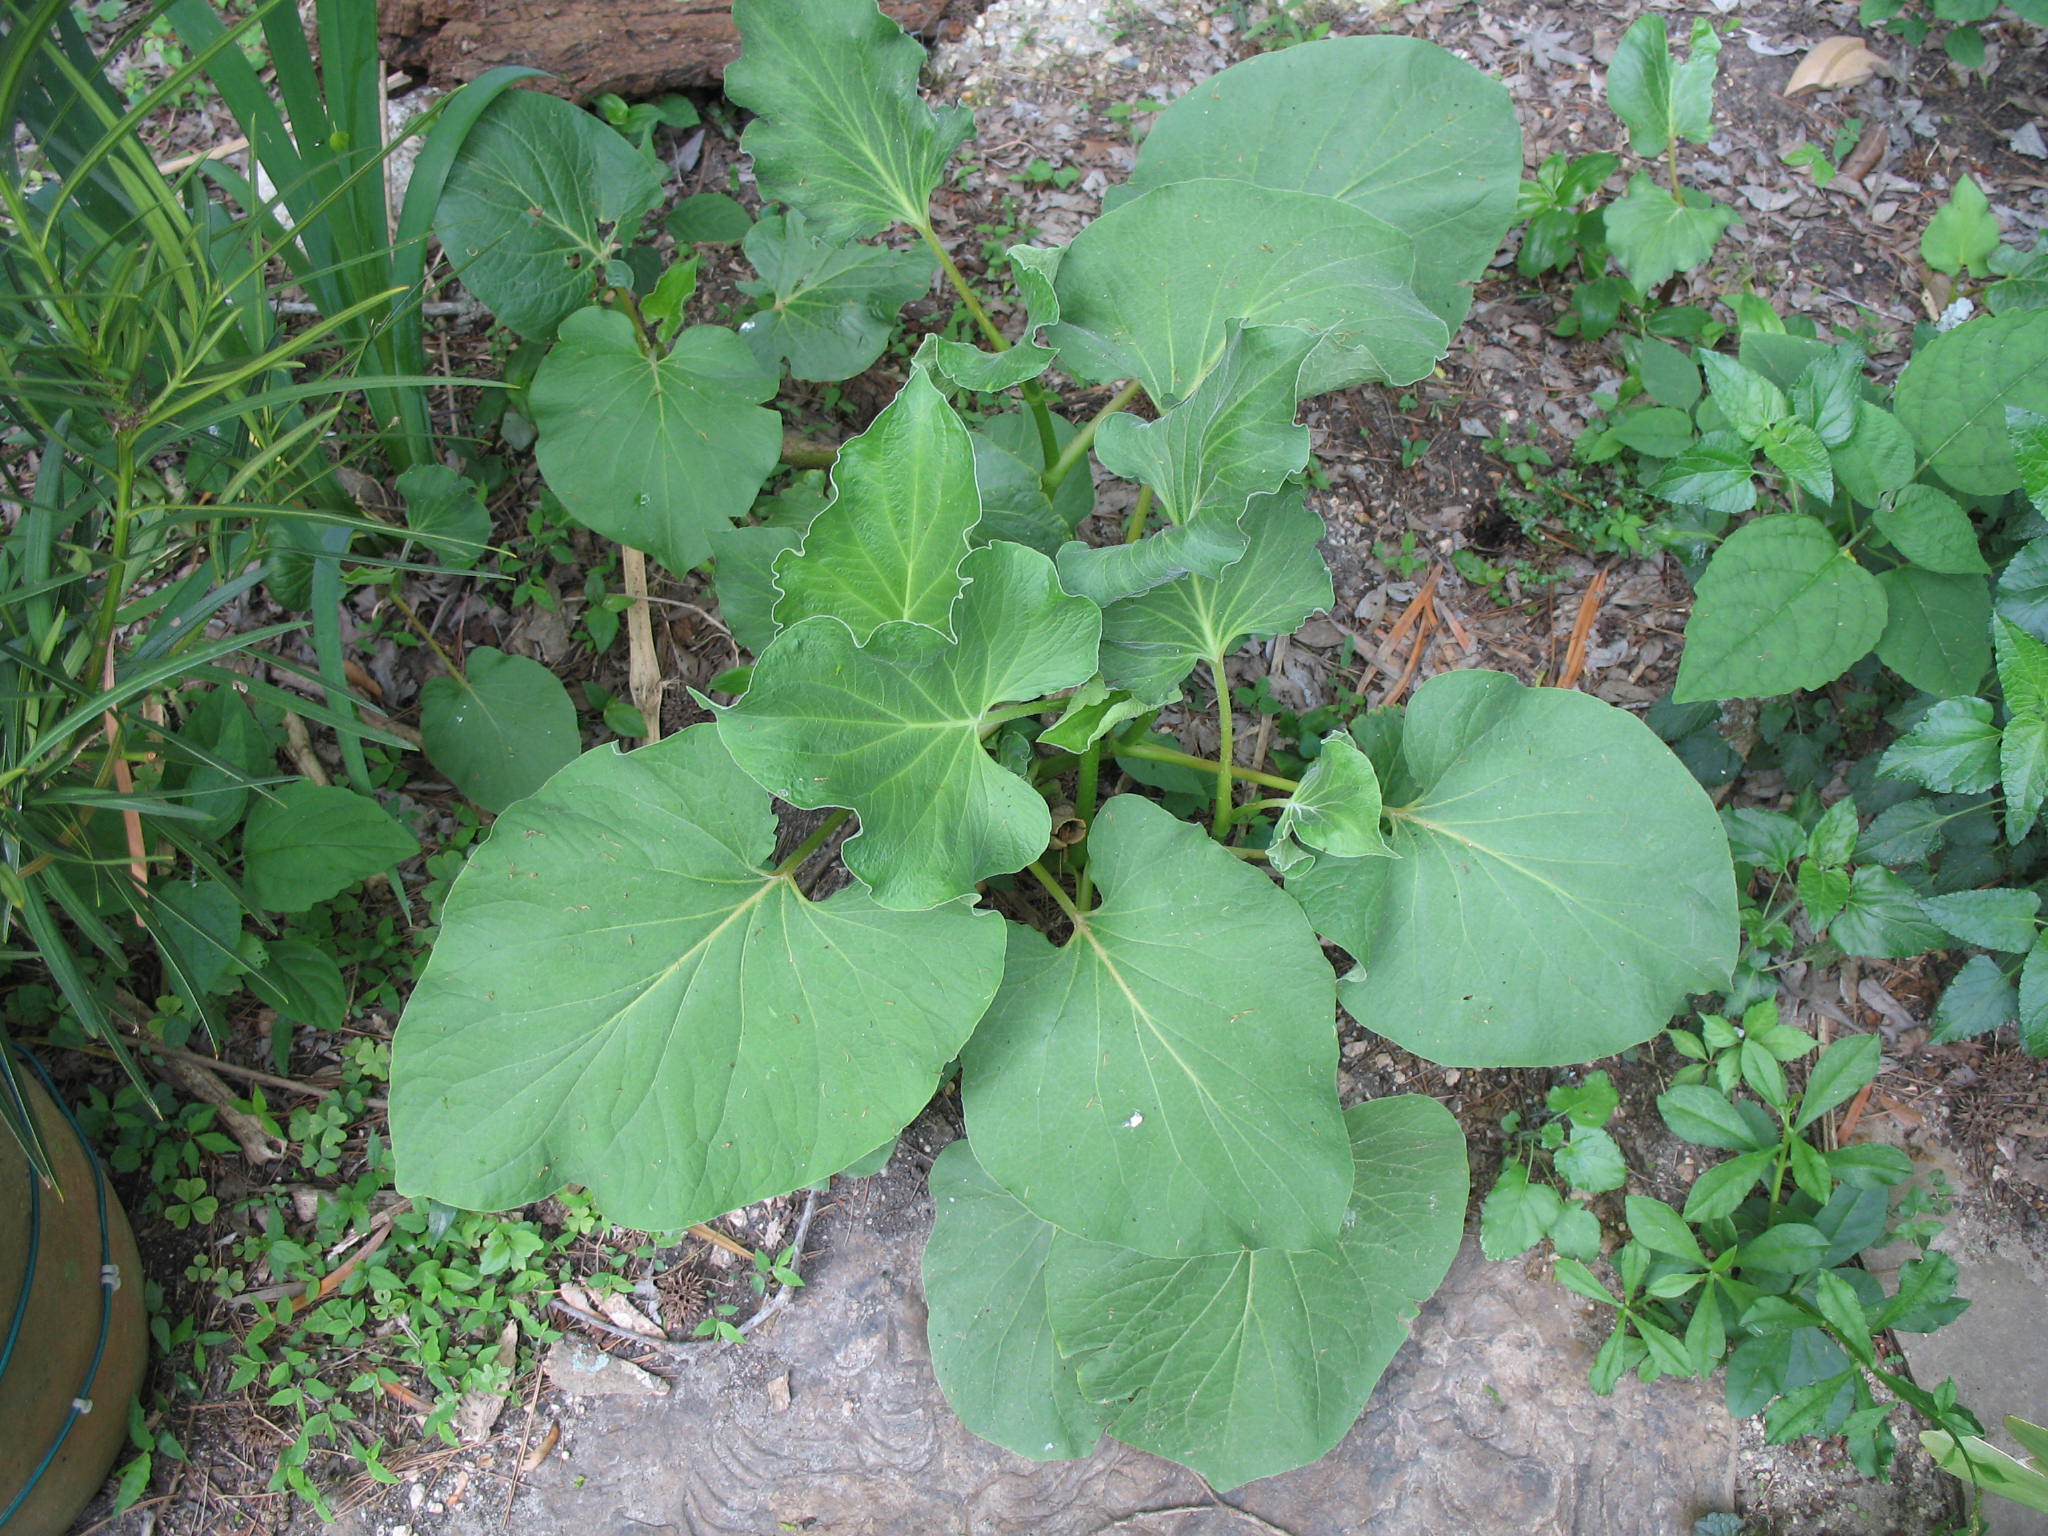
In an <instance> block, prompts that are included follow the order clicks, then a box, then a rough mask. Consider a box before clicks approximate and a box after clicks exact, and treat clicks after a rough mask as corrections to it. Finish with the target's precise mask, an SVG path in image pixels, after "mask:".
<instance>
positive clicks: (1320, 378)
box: [1046, 181, 1450, 406]
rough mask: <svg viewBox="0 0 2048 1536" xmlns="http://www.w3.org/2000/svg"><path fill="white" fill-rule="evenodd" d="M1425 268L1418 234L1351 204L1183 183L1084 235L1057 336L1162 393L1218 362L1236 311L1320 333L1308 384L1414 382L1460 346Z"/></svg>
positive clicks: (1163, 397)
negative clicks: (1419, 269) (1415, 240)
mask: <svg viewBox="0 0 2048 1536" xmlns="http://www.w3.org/2000/svg"><path fill="white" fill-rule="evenodd" d="M1414 274H1415V251H1414V246H1413V244H1412V242H1410V240H1409V238H1408V237H1407V236H1406V235H1405V234H1403V233H1402V232H1401V231H1400V230H1399V229H1396V228H1395V227H1394V226H1393V225H1392V224H1389V223H1388V222H1387V221H1386V220H1384V219H1380V218H1376V217H1374V216H1373V215H1372V214H1369V213H1367V212H1365V211H1364V210H1363V209H1359V208H1354V207H1352V206H1351V205H1350V204H1349V203H1343V202H1339V201H1338V200H1337V199H1335V198H1330V197H1318V196H1316V195H1315V194H1313V193H1309V192H1283V191H1276V190H1274V189H1272V188H1268V187H1259V186H1254V185H1252V184H1251V183H1249V182H1243V181H1182V182H1173V183H1171V184H1169V185H1167V186H1163V187H1160V188H1158V189H1157V190H1156V191H1152V192H1148V193H1146V194H1145V195H1144V196H1143V197H1139V198H1134V199H1132V200H1131V201H1130V202H1128V203H1125V204H1124V205H1123V206H1122V207H1120V208H1118V209H1116V210H1114V211H1113V212H1110V213H1106V214H1104V215H1103V216H1102V217H1101V218H1099V219H1097V220H1096V221H1095V222H1094V223H1093V224H1090V225H1089V226H1088V227H1087V228H1086V229H1084V230H1082V231H1081V233H1080V234H1078V235H1076V236H1075V237H1074V240H1073V243H1072V244H1070V245H1069V246H1068V247H1067V251H1066V254H1065V255H1064V256H1063V257H1062V258H1061V259H1060V263H1059V267H1058V271H1057V274H1056V276H1055V277H1054V280H1053V282H1054V287H1055V289H1056V290H1057V291H1058V294H1059V301H1060V320H1059V323H1058V324H1057V325H1053V326H1050V327H1048V328H1047V331H1046V340H1047V341H1049V342H1051V343H1052V344H1053V345H1054V346H1056V347H1058V348H1059V351H1060V366H1061V367H1063V368H1065V369H1066V370H1067V371H1068V372H1069V373H1071V374H1073V375H1074V376H1075V377H1077V378H1081V379H1086V380H1090V381H1102V380H1108V379H1124V378H1132V377H1135V378H1137V379H1138V381H1139V382H1140V383H1142V384H1143V385H1144V386H1145V393H1146V394H1147V395H1149V396H1150V397H1151V398H1152V399H1153V400H1154V401H1156V402H1157V403H1158V404H1159V405H1161V406H1170V405H1172V404H1174V403H1175V402H1177V401H1179V400H1181V399H1183V398H1185V397H1186V395H1187V394H1188V393H1189V392H1190V391H1191V390H1193V389H1194V387H1195V386H1196V385H1197V384H1199V383H1200V382H1201V381H1202V379H1203V377H1204V376H1205V375H1207V373H1208V372H1209V370H1210V369H1211V368H1213V367H1214V366H1215V365H1216V362H1217V359H1218V358H1219V357H1221V355H1222V351H1223V344H1224V341H1225V339H1226V337H1227V334H1228V331H1227V328H1228V326H1229V323H1230V322H1231V321H1232V320H1248V321H1252V322H1254V323H1256V324H1260V325H1292V326H1298V327H1300V328H1301V329H1303V330H1306V331H1313V332H1315V333H1316V334H1317V335H1318V336H1320V337H1321V340H1320V341H1319V342H1318V344H1317V346H1316V348H1315V350H1314V351H1313V352H1311V353H1310V354H1309V357H1308V360H1307V362H1306V363H1304V364H1303V367H1302V375H1301V386H1300V387H1301V393H1302V395H1303V396H1304V397H1306V396H1309V395H1317V394H1321V393H1323V392H1324V391H1326V390H1332V389H1342V388H1344V387H1346V386H1347V385H1351V384H1362V383H1365V382H1367V381H1368V380H1379V381H1384V382H1387V383H1394V384H1406V383H1410V382H1412V381H1414V380H1416V379H1419V378H1421V377H1422V376H1423V375H1424V374H1426V373H1428V372H1429V370H1430V369H1431V368H1433V367H1435V366H1436V360H1437V359H1438V358H1440V357H1442V356H1443V354H1444V351H1445V349H1446V348H1447V347H1448V346H1449V345H1450V333H1449V331H1448V330H1447V329H1446V328H1445V326H1444V323H1443V321H1442V320H1440V319H1438V318H1437V317H1436V316H1435V315H1433V314H1432V313H1430V311H1429V308H1428V306H1427V305H1425V304H1424V303H1423V302H1422V300H1421V299H1419V298H1417V297H1416V296H1415V289H1414V287H1413V278H1414Z"/></svg>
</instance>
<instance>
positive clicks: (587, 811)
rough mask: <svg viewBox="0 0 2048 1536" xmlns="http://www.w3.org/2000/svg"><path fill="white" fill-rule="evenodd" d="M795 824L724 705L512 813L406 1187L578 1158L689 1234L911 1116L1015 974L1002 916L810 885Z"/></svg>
mask: <svg viewBox="0 0 2048 1536" xmlns="http://www.w3.org/2000/svg"><path fill="white" fill-rule="evenodd" d="M774 845H775V817H774V812H773V809H772V807H771V805H770V803H769V799H768V796H767V795H766V794H765V793H763V792H762V791H761V790H760V789H759V788H758V787H757V786H755V785H754V784H752V783H749V782H748V780H747V778H746V776H745V775H744V774H742V773H741V772H740V771H739V770H738V768H737V767H736V766H735V765H734V764H733V762H732V761H731V759H730V757H729V756H728V755H727V753H726V750H725V747H724V745H723V743H722V742H721V741H720V739H719V733H718V730H717V728H715V727H712V726H696V727H693V728H691V729H690V730H687V731H684V732H682V733H681V734H679V735H676V736H672V737H670V738H668V739H667V740H666V741H663V742H661V743H659V744H658V745H655V746H651V747H646V748H643V749H641V750H640V751H637V752H633V753H631V754H624V755H622V754H620V753H618V752H616V751H611V750H599V751H596V752H592V753H589V754H587V755H586V756H584V757H581V758H579V759H577V761H576V762H575V763H573V764H572V765H570V766H569V767H568V768H566V769H564V770H563V771H562V772H561V773H559V774H557V775H556V776H555V777H554V778H553V779H551V780H550V781H549V782H548V784H547V785H546V787H544V788H543V789H542V790H541V792H540V793H539V794H537V795H535V796H533V797H532V798H530V799H527V800H524V801H521V802H520V803H519V804H518V805H516V806H514V807H513V808H512V809H511V810H509V811H507V812H506V813H505V815H504V816H502V817H501V818H499V820H498V823H497V825H496V826H495V827H494V828H493V829H492V832H491V836H490V838H489V840H488V841H487V842H486V843H485V844H484V845H483V846H482V847H480V848H479V849H478V850H477V851H476V852H474V853H472V854H471V855H470V858H469V862H468V863H467V864H466V865H465V866H464V868H463V871H462V873H461V874H460V875H459V876H457V877H456V881H455V886H454V889H453V890H452V891H451V892H450V894H449V897H448V901H447V906H446V909H445V911H444V915H443V920H442V927H441V933H440V937H439V939H438V940H437V941H436V943H435V946H434V951H433V955H432V958H431V959H430V960H429V961H428V963H427V969H426V971H425V973H424V974H423V975H422V976H421V978H420V982H419V986H418V988H417V989H416V990H415V992H414V993H413V996H412V999H411V1001H410V1003H408V1005H407V1007H406V1011H405V1016H404V1018H403V1020H402V1021H401V1022H400V1024H399V1028H398V1035H397V1043H396V1048H395V1051H394V1056H393V1062H392V1086H391V1132H392V1142H393V1147H394V1150H395V1152H396V1155H397V1161H398V1166H399V1169H400V1175H399V1177H400V1179H401V1181H402V1183H403V1185H404V1187H405V1188H406V1189H407V1190H408V1191H409V1192H410V1193H413V1194H415V1195H432V1196H433V1197H434V1198H436V1199H439V1200H444V1201H446V1202H448V1203H449V1204H452V1205H459V1206H464V1207H467V1208H469V1209H474V1210H499V1209H504V1208H506V1207H510V1206H516V1205H523V1204H526V1203H527V1202H529V1201H532V1200H536V1199H539V1198H540V1197H541V1196H542V1195H545V1194H548V1193H551V1192H552V1191H554V1190H556V1189H559V1188H561V1187H562V1186H563V1185H564V1184H565V1183H567V1182H571V1181H574V1182H577V1183H581V1184H584V1185H586V1186H587V1187H588V1188H589V1189H590V1191H591V1193H592V1195H593V1196H594V1197H595V1198H596V1199H597V1200H598V1201H599V1202H600V1203H601V1204H602V1205H603V1207H604V1209H605V1211H606V1213H607V1215H609V1216H610V1217H611V1218H612V1219H613V1220H616V1221H626V1222H632V1223H634V1224H636V1225H640V1226H644V1227H647V1228H651V1229H655V1230H660V1231H673V1230H676V1229H679V1228H681V1227H685V1226H688V1225H690V1224H691V1223H692V1222H695V1221H702V1220H708V1219H710V1218H711V1217H712V1216H715V1215H717V1214H718V1213H720V1212H723V1211H727V1210H731V1209H733V1208H734V1207H736V1206H739V1205H744V1204H747V1203H749V1202H751V1201H754V1200H759V1199H763V1198H766V1197H767V1196H770V1195H773V1194H779V1193H783V1192H786V1191H788V1190H791V1189H795V1188H799V1187H801V1186H802V1185H804V1184H805V1183H808V1182H810V1181H812V1180H815V1179H820V1178H824V1177H827V1176H829V1175H830V1174H832V1173H833V1172H835V1171H837V1170H838V1169H839V1168H841V1167H844V1166H845V1165H846V1164H847V1163H849V1162H851V1161H852V1160H853V1159H854V1158H855V1157H858V1156H859V1155H860V1154H861V1153H863V1152H866V1151H867V1150H869V1149H870V1148H871V1147H873V1146H874V1145H875V1144H876V1142H877V1141H878V1140H879V1139H881V1138H882V1137H885V1136H887V1135H888V1134H889V1133H890V1131H892V1130H893V1129H895V1128H896V1127H899V1126H901V1125H903V1124H904V1123H905V1122H907V1121H908V1120H909V1119H910V1117H911V1116H912V1115H914V1114H915V1113H916V1112H917V1110H918V1109H919V1107H921V1106H922V1105H923V1104H924V1103H925V1101H926V1100H927V1099H928V1098H929V1097H930V1095H931V1092H932V1090H933V1088H934V1087H935V1086H936V1085H937V1083H938V1079H939V1073H940V1071H941V1069H942V1068H943V1067H944V1066H945V1065H946V1063H947V1061H948V1060H949V1059H950V1058H951V1057H952V1056H953V1055H954V1054H955V1053H956V1052H957V1051H958V1050H959V1048H960V1046H961V1044H962V1043H964V1041H965V1040H966V1038H967V1035H968V1033H969V1031H971V1030H972V1029H973V1027H974V1024H975V1022H976V1020H977V1019H979V1018H980V1016H981V1014H982V1011H983V1010H984V1009H985V1008H986V1006H987V1004H988V1001H989V999H990V998H991V997H992V996H993V995H994V993H995V988H996V983H997V981H998V979H999V977H1000V975H1001V971H1002V923H1001V921H1000V920H999V919H997V918H996V917H994V916H993V915H992V914H976V913H975V912H974V911H972V909H971V907H970V905H969V904H968V903H965V902H957V903H951V904H948V905H946V906H943V907H940V908H938V909H937V910H934V911H929V912H917V913H903V912H889V911H884V910H882V909H880V908H878V907H876V906H875V905H874V903H873V902H872V901H870V900H869V899H868V897H867V896H866V895H865V894H864V893H863V892H861V891H859V890H857V889H848V890H844V891H841V892H840V893H839V894H837V895H836V896H833V897H832V898H831V899H830V900H828V901H824V902H811V901H809V900H807V899H806V898H805V897H804V896H803V894H802V893H801V892H800V891H798V889H797V887H796V884H795V882H794V881H793V880H790V879H786V878H783V877H782V876H779V875H777V874H775V873H774V872H773V870H774V866H773V863H772V859H773V852H774Z"/></svg>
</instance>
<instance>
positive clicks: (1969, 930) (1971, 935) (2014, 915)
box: [1920, 890, 2041, 955]
mask: <svg viewBox="0 0 2048 1536" xmlns="http://www.w3.org/2000/svg"><path fill="white" fill-rule="evenodd" d="M1920 909H1921V910H1922V911H1923V912H1925V913H1926V914H1927V915H1928V916H1929V917H1930V918H1932V919H1933V920H1934V921H1935V922H1937V923H1939V924H1940V925H1941V926H1942V927H1943V928H1946V929H1947V930H1948V931H1949V932H1950V933H1952V934H1954V935H1955V936H1956V937H1957V938H1959V939H1961V940H1962V941H1963V942H1964V943H1965V944H1975V945H1976V946H1977V947H1978V948H1979V949H1997V950H2003V951H2005V952H2006V953H2008V954H2014V955H2023V954H2026V953H2027V952H2028V951H2030V950H2031V949H2033V947H2034V943H2035V939H2036V937H2037V935H2038V932H2039V930H2038V929H2037V928H2036V926H2035V923H2034V918H2035V916H2036V914H2038V913H2039V912H2040V910H2041V898H2040V896H2039V894H2038V893H2036V892H2034V891H2024V890H1990V891H1952V892H1950V893H1949V894H1948V895H1946V896H1923V897H1921V898H1920Z"/></svg>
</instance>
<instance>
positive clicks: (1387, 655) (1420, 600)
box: [1351, 565, 1444, 703]
mask: <svg viewBox="0 0 2048 1536" xmlns="http://www.w3.org/2000/svg"><path fill="white" fill-rule="evenodd" d="M1443 573H1444V568H1443V567H1442V566H1440V565H1432V566H1431V567H1430V568H1429V575H1428V577H1426V578H1425V579H1424V581H1423V583H1422V585H1421V587H1420V588H1418V589H1417V590H1416V593H1415V596H1414V597H1412V598H1410V599H1409V600H1408V606H1407V607H1406V608H1403V609H1402V610H1401V616H1400V617H1399V618H1397V619H1395V620H1394V625H1393V628H1391V629H1389V630H1388V631H1387V638H1386V639H1385V640H1383V641H1381V642H1380V645H1379V649H1378V650H1376V651H1375V652H1374V653H1373V654H1372V655H1370V656H1368V657H1366V658H1364V660H1365V667H1364V669H1363V670H1362V671H1361V672H1360V673H1359V674H1358V683H1357V685H1356V686H1355V687H1353V688H1352V690H1351V696H1352V697H1353V698H1354V699H1362V698H1364V697H1365V688H1366V684H1368V683H1370V682H1371V681H1372V675H1373V673H1375V672H1385V673H1386V674H1387V675H1388V676H1389V677H1391V676H1392V675H1393V669H1392V668H1391V667H1390V666H1388V665H1387V663H1388V662H1389V661H1391V660H1392V659H1393V655H1394V651H1395V649H1396V648H1397V647H1398V646H1399V645H1400V644H1401V642H1402V641H1403V640H1405V639H1406V638H1407V636H1408V631H1409V630H1411V629H1413V628H1414V627H1415V621H1416V620H1417V619H1418V618H1420V617H1421V615H1422V610H1423V609H1424V608H1426V607H1427V606H1429V604H1430V602H1431V600H1432V599H1433V598H1434V597H1435V596H1436V584H1437V581H1438V579H1439V578H1440V577H1441V576H1442V575H1443ZM1388 702H1390V703H1391V702H1392V701H1391V700H1389V701H1388Z"/></svg>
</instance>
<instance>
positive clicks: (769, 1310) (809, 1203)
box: [740, 1189, 818, 1333]
mask: <svg viewBox="0 0 2048 1536" xmlns="http://www.w3.org/2000/svg"><path fill="white" fill-rule="evenodd" d="M817 1211H818V1192H817V1191H816V1190H815V1189H810V1190H806V1191H804V1213H803V1215H801V1216H799V1217H797V1219H796V1234H795V1235H794V1236H793V1237H791V1238H790V1240H789V1246H790V1249H791V1251H792V1253H793V1255H794V1258H795V1261H796V1262H797V1263H799V1264H801V1263H803V1261H804V1239H805V1238H806V1237H808V1236H809V1235H810V1231H811V1217H813V1216H814V1215H816V1214H817ZM795 1294H796V1287H795V1286H793V1285H781V1286H778V1287H776V1290H775V1294H774V1295H773V1296H771V1297H769V1298H768V1300H766V1301H764V1302H762V1303H761V1310H760V1311H758V1312H756V1313H755V1314H754V1315H753V1316H752V1317H750V1318H748V1319H747V1320H746V1321H745V1322H744V1323H741V1324H740V1332H741V1333H752V1332H753V1331H754V1330H755V1329H756V1328H758V1327H760V1326H761V1324H763V1323H765V1322H766V1321H767V1320H768V1319H769V1318H771V1317H773V1316H774V1315H775V1314H776V1313H778V1312H780V1311H781V1310H782V1309H783V1308H784V1307H786V1306H788V1305H789V1299H790V1297H792V1296H794V1295H795Z"/></svg>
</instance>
